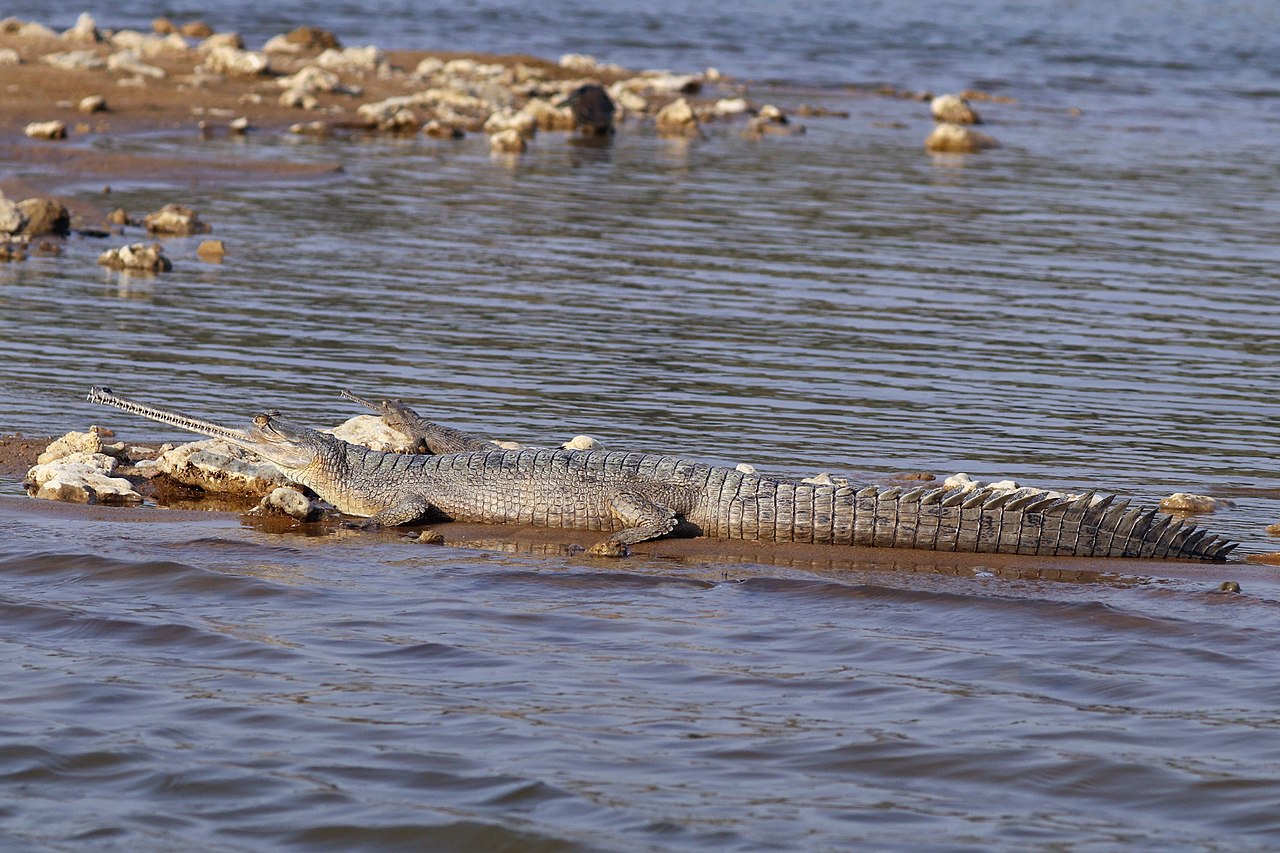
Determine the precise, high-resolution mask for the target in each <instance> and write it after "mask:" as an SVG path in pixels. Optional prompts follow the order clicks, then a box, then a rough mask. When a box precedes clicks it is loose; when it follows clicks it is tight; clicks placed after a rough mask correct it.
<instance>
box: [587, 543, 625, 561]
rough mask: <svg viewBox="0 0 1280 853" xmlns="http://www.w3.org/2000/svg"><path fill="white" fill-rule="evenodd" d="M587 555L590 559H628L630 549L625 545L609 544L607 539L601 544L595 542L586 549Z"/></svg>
mask: <svg viewBox="0 0 1280 853" xmlns="http://www.w3.org/2000/svg"><path fill="white" fill-rule="evenodd" d="M587 553H588V554H589V555H590V556H592V557H629V556H631V549H630V548H628V547H627V546H626V545H622V544H619V543H617V542H610V541H609V540H608V539H606V540H604V541H603V542H597V543H596V544H595V545H592V546H591V547H590V548H588V549H587Z"/></svg>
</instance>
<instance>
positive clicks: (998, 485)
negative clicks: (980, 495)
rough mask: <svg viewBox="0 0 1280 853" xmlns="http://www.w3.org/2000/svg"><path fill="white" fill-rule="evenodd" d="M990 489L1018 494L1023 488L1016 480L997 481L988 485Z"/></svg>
mask: <svg viewBox="0 0 1280 853" xmlns="http://www.w3.org/2000/svg"><path fill="white" fill-rule="evenodd" d="M987 488H988V489H995V490H996V491H997V492H1016V491H1017V490H1018V489H1020V488H1022V487H1021V486H1019V485H1018V484H1017V482H1016V481H1014V480H997V481H996V482H994V483H989V484H987Z"/></svg>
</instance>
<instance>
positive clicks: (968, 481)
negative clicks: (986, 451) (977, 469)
mask: <svg viewBox="0 0 1280 853" xmlns="http://www.w3.org/2000/svg"><path fill="white" fill-rule="evenodd" d="M979 485H980V484H979V483H978V481H977V480H975V479H973V478H972V477H970V476H969V475H968V474H952V475H951V476H950V477H948V478H947V479H945V480H943V481H942V486H943V488H946V489H964V490H965V491H966V492H972V491H973V490H974V489H976V488H978V486H979Z"/></svg>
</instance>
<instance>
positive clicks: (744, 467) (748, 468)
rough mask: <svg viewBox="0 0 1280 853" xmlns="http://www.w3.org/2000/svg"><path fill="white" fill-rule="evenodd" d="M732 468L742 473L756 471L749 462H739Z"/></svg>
mask: <svg viewBox="0 0 1280 853" xmlns="http://www.w3.org/2000/svg"><path fill="white" fill-rule="evenodd" d="M733 470H735V471H737V472H739V473H742V474H754V473H755V472H756V466H754V465H752V464H751V463H750V462H739V463H738V464H737V465H736V466H734V469H733Z"/></svg>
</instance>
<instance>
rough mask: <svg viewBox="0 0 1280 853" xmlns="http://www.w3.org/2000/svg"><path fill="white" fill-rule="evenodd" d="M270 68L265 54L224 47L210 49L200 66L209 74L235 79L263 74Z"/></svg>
mask: <svg viewBox="0 0 1280 853" xmlns="http://www.w3.org/2000/svg"><path fill="white" fill-rule="evenodd" d="M270 67H271V63H270V61H269V60H268V59H267V55H266V54H265V53H255V52H253V51H249V50H240V49H238V48H234V47H226V46H223V47H214V48H211V49H210V50H209V51H208V52H207V53H206V54H205V57H204V62H203V63H202V64H201V68H203V70H204V71H207V72H209V73H212V74H230V75H232V76H235V77H254V76H257V75H259V74H265V73H267V71H268V70H269V69H270Z"/></svg>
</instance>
